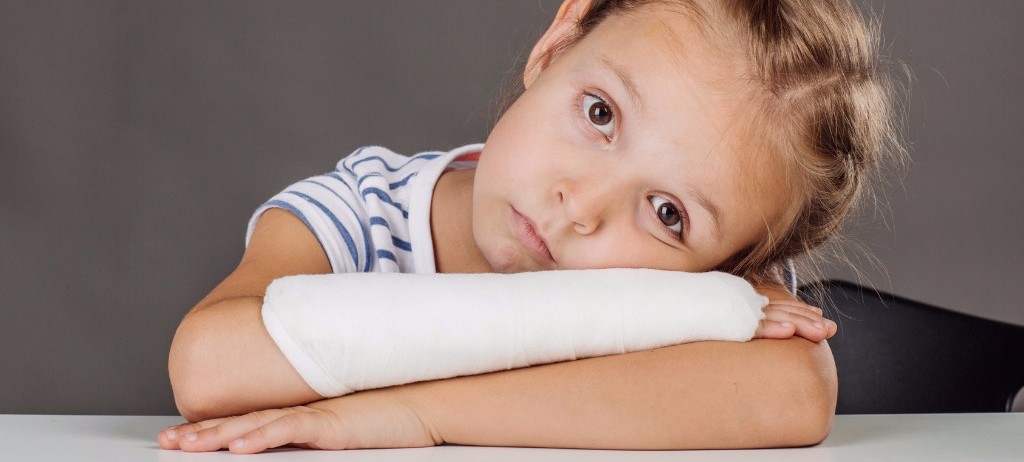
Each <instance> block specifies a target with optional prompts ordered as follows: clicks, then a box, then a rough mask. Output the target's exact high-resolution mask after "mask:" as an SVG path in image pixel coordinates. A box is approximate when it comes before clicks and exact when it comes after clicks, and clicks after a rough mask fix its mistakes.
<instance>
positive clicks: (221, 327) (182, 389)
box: [168, 297, 321, 422]
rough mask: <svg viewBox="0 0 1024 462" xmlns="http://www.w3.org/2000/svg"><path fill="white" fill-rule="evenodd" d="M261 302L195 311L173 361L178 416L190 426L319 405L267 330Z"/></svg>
mask: <svg viewBox="0 0 1024 462" xmlns="http://www.w3.org/2000/svg"><path fill="white" fill-rule="evenodd" d="M262 304H263V299H262V298H261V297H236V298H231V299H227V300H223V301H218V302H216V303H212V304H209V305H206V306H202V307H201V308H199V309H196V310H193V311H192V312H191V313H189V314H188V316H186V317H185V319H184V320H183V321H182V323H181V325H180V326H179V327H178V331H177V332H176V333H175V335H174V341H173V343H172V344H171V351H170V355H169V358H168V371H169V373H170V379H171V388H172V389H173V391H174V401H175V404H176V405H177V407H178V411H179V412H180V413H181V415H182V416H183V417H185V418H186V419H188V420H189V421H193V422H194V421H197V420H205V419H212V418H217V417H226V416H232V415H240V414H245V413H248V412H252V411H259V410H263V409H269V408H277V407H285V406H294V405H297V404H303V403H308V402H310V401H314V400H318V399H320V398H321V396H320V395H318V394H316V392H314V391H313V390H312V389H311V388H310V387H309V386H308V385H306V382H305V381H303V380H302V377H300V376H299V374H298V372H296V371H295V369H294V368H293V367H292V366H291V364H290V363H289V362H288V359H287V358H286V357H285V356H284V354H283V353H281V350H280V349H278V348H277V345H276V344H275V343H274V340H273V339H272V338H271V337H270V334H268V333H267V330H266V328H264V326H263V319H262V317H261V315H260V307H261V306H262Z"/></svg>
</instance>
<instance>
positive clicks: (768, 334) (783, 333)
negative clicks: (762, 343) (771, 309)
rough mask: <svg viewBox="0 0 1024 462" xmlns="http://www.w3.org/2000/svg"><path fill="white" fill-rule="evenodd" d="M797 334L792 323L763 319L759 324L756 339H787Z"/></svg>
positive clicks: (755, 334)
mask: <svg viewBox="0 0 1024 462" xmlns="http://www.w3.org/2000/svg"><path fill="white" fill-rule="evenodd" d="M795 333H796V326H794V325H793V323H791V322H776V321H772V320H769V319H762V320H761V322H760V323H759V324H758V327H757V331H755V332H754V338H767V339H787V338H790V337H792V336H793V335H794V334H795Z"/></svg>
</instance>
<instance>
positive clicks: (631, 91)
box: [597, 55, 644, 114]
mask: <svg viewBox="0 0 1024 462" xmlns="http://www.w3.org/2000/svg"><path fill="white" fill-rule="evenodd" d="M597 60H598V62H599V63H601V64H602V65H603V67H604V68H605V70H607V71H610V72H611V73H612V74H613V75H615V77H617V78H618V79H619V82H620V83H622V88H624V89H625V90H626V94H627V95H629V99H630V102H631V103H633V109H635V110H636V112H637V114H643V112H644V105H643V101H642V98H641V97H640V92H638V91H637V90H636V83H635V82H634V81H633V79H632V78H631V77H630V76H629V72H627V71H626V69H625V68H623V67H622V66H620V65H618V64H616V63H615V62H614V61H612V60H611V58H609V57H608V56H605V55H598V56H597Z"/></svg>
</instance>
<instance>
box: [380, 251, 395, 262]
mask: <svg viewBox="0 0 1024 462" xmlns="http://www.w3.org/2000/svg"><path fill="white" fill-rule="evenodd" d="M377 258H383V259H385V260H391V261H393V262H395V263H398V258H395V254H393V253H391V252H388V251H387V250H383V249H377Z"/></svg>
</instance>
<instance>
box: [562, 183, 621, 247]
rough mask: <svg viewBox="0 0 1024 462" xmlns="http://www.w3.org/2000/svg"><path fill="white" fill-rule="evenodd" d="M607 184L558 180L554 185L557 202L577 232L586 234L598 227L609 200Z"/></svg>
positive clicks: (603, 218)
mask: <svg viewBox="0 0 1024 462" xmlns="http://www.w3.org/2000/svg"><path fill="white" fill-rule="evenodd" d="M602 186H603V187H602ZM607 186H608V185H607V184H605V185H598V184H594V183H593V182H591V183H586V184H584V183H580V182H570V181H560V182H559V183H558V184H556V185H555V197H556V199H557V200H558V204H559V205H561V206H562V210H563V212H564V213H565V218H566V219H567V220H569V221H570V222H572V223H573V228H574V229H575V230H576V232H577V233H579V234H583V235H587V234H591V233H593V232H595V231H597V230H598V228H600V226H601V224H602V222H603V221H604V220H605V218H606V217H605V216H604V215H605V213H606V211H607V209H608V205H609V202H610V197H608V196H609V192H610V191H609V188H608V187H607Z"/></svg>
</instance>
